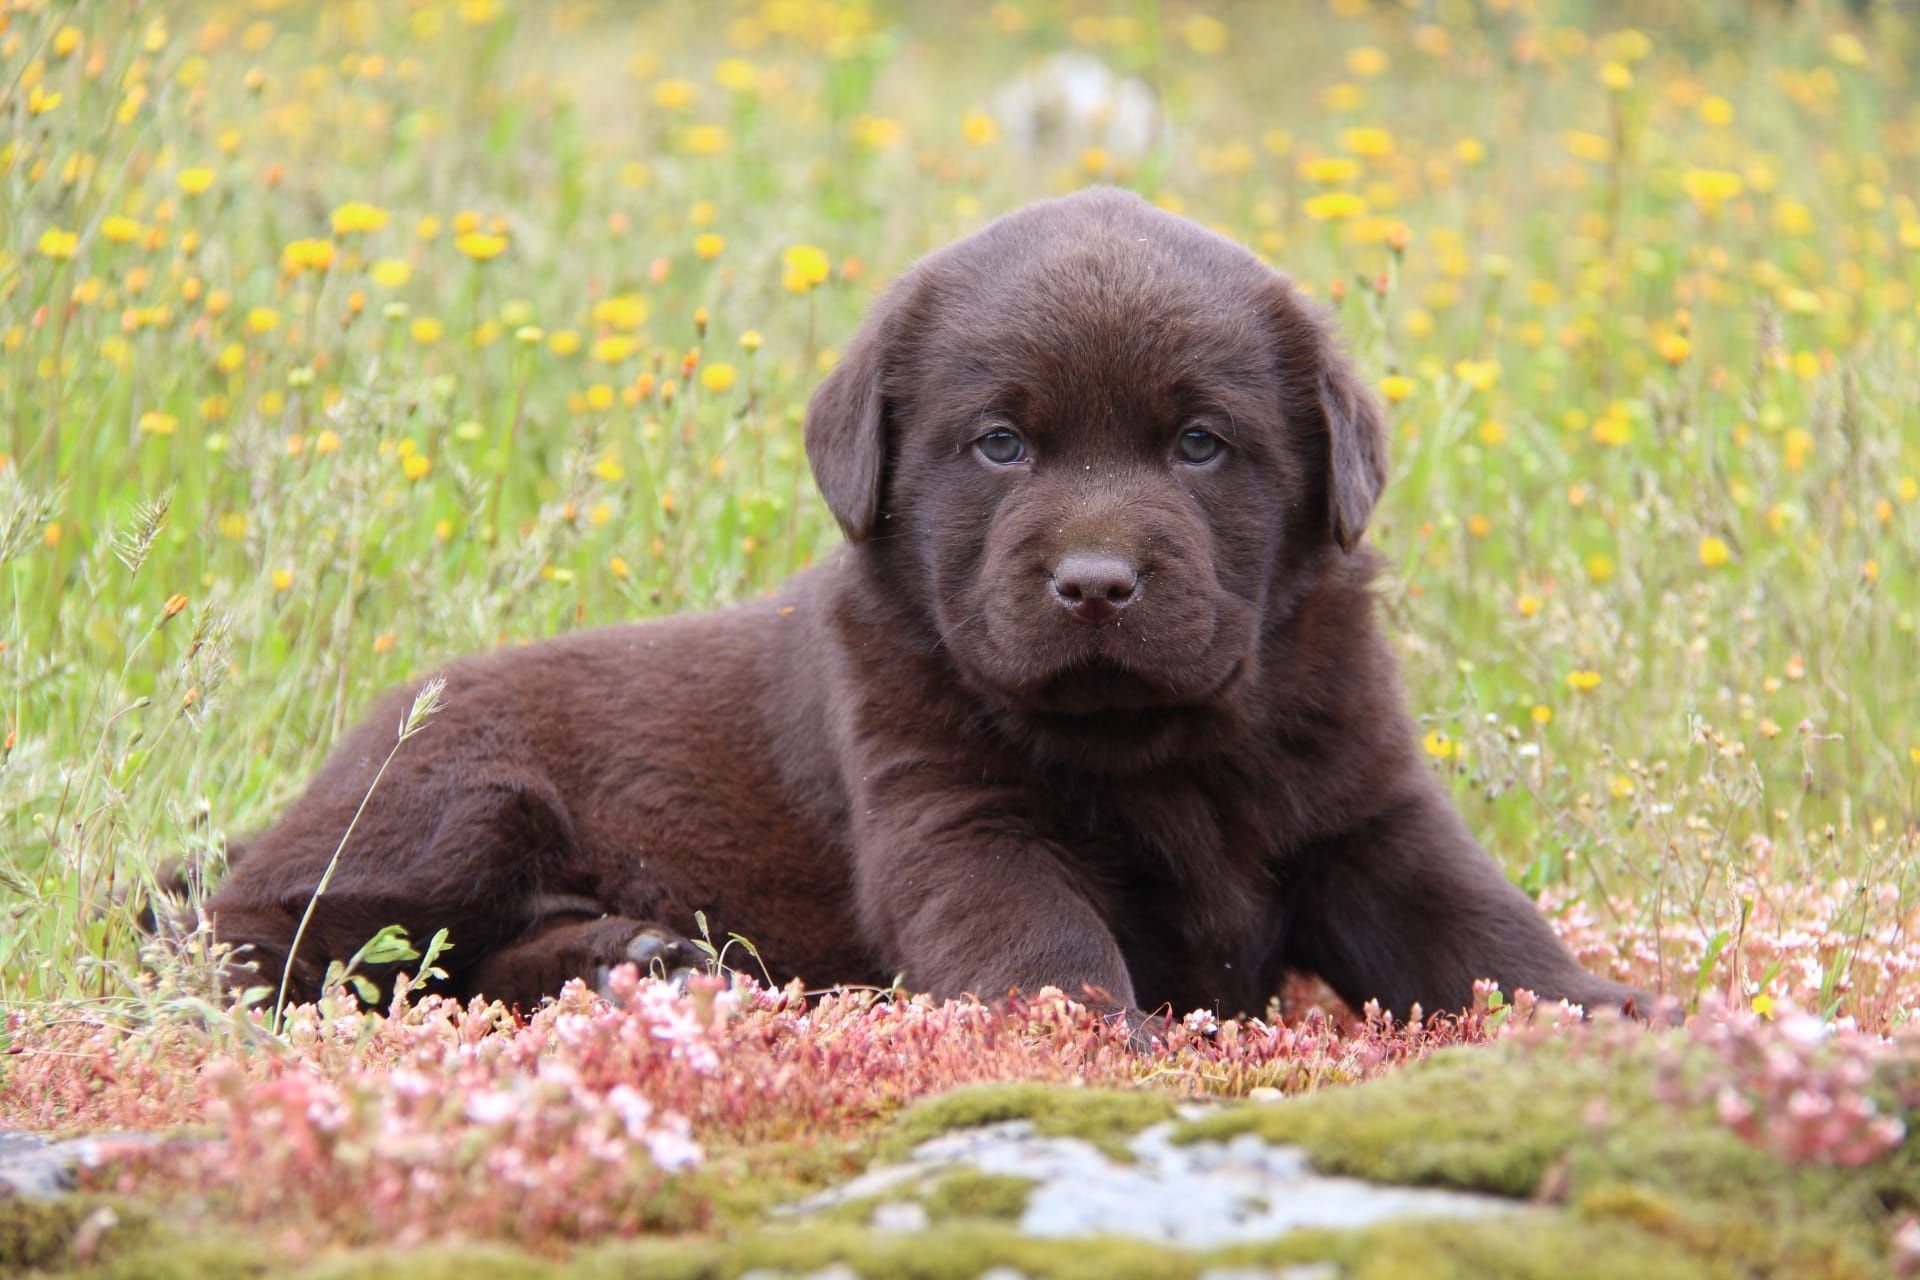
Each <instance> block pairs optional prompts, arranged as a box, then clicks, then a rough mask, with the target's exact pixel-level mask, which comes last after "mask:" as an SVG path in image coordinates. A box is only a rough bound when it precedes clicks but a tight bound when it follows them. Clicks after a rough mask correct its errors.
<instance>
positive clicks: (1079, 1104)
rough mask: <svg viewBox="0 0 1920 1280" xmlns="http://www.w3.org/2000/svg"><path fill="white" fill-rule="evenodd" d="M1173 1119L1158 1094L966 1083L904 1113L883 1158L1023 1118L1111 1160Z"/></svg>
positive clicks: (1168, 1102)
mask: <svg viewBox="0 0 1920 1280" xmlns="http://www.w3.org/2000/svg"><path fill="white" fill-rule="evenodd" d="M1174 1115H1175V1110H1174V1101H1173V1099H1172V1098H1170V1097H1168V1096H1167V1095H1166V1094H1162V1093H1148V1092H1131V1091H1127V1090H1122V1089H1087V1088H1079V1087H1075V1086H1068V1085H1046V1084H1032V1083H1018V1084H976V1085H967V1086H965V1087H964V1088H960V1089H955V1090H953V1091H951V1092H949V1093H943V1094H941V1095H939V1096H938V1097H935V1098H929V1099H927V1100H926V1101H924V1102H920V1103H918V1104H916V1105H914V1106H913V1107H910V1108H908V1109H907V1110H906V1111H905V1112H903V1113H902V1114H901V1116H900V1119H899V1121H898V1122H897V1123H896V1124H895V1126H894V1130H893V1134H892V1136H891V1137H890V1138H889V1139H888V1140H887V1142H886V1144H885V1146H884V1148H883V1154H885V1155H887V1156H889V1157H898V1156H901V1155H904V1154H905V1153H906V1152H907V1151H908V1150H910V1149H912V1148H913V1147H914V1146H917V1145H918V1144H919V1143H922V1142H925V1141H926V1140H927V1139H929V1138H934V1137H938V1136H939V1135H940V1134H943V1133H950V1132H952V1131H953V1130H955V1129H971V1128H978V1127H979V1126H981V1125H988V1124H998V1123H1001V1122H1002V1121H1007V1120H1027V1121H1030V1122H1031V1123H1032V1124H1033V1128H1034V1132H1036V1133H1041V1134H1046V1135H1048V1136H1049V1137H1063V1138H1084V1139H1086V1140H1087V1141H1089V1142H1092V1143H1094V1144H1095V1145H1097V1146H1099V1147H1101V1149H1102V1150H1105V1151H1106V1152H1107V1153H1108V1154H1110V1155H1114V1156H1116V1158H1120V1159H1130V1158H1131V1153H1130V1152H1128V1151H1127V1150H1126V1144H1125V1141H1124V1140H1125V1139H1126V1138H1127V1137H1129V1136H1131V1135H1132V1134H1135V1133H1138V1132H1139V1131H1140V1130H1142V1129H1144V1128H1146V1127H1147V1126H1148V1125H1150V1124H1158V1123H1159V1122H1161V1121H1163V1120H1171V1119H1173V1118H1174Z"/></svg>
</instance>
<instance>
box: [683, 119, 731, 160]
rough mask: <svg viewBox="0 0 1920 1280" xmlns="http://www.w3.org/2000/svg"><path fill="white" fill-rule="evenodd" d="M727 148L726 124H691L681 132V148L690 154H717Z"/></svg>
mask: <svg viewBox="0 0 1920 1280" xmlns="http://www.w3.org/2000/svg"><path fill="white" fill-rule="evenodd" d="M726 149H727V131H726V128H725V126H723V125H717V124H696V125H690V126H688V127H687V128H686V129H685V130H683V131H682V132H681V134H680V150H682V151H684V152H685V153H686V154H688V155H690V156H717V155H719V154H720V153H721V152H722V151H725V150H726Z"/></svg>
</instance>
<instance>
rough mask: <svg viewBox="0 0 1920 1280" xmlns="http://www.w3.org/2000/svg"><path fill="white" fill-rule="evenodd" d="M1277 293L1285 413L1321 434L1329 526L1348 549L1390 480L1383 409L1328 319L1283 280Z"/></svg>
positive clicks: (1276, 315) (1280, 281)
mask: <svg viewBox="0 0 1920 1280" xmlns="http://www.w3.org/2000/svg"><path fill="white" fill-rule="evenodd" d="M1275 293H1276V299H1275V305H1274V322H1275V334H1276V339H1277V341H1278V342H1279V345H1280V369H1281V392H1280V394H1281V399H1282V402H1283V403H1282V406H1281V407H1282V411H1283V412H1284V413H1285V414H1286V416H1287V420H1288V421H1289V422H1290V423H1293V424H1296V426H1297V427H1304V428H1306V429H1307V430H1308V431H1311V432H1316V433H1318V432H1320V431H1324V432H1325V434H1326V442H1327V452H1326V482H1327V528H1328V531H1329V532H1331V533H1332V535H1333V539H1334V541H1336V542H1338V543H1339V544H1340V549H1341V550H1342V551H1352V550H1353V549H1354V548H1355V547H1356V546H1358V545H1359V544H1360V536H1361V535H1362V534H1364V533H1365V532H1366V531H1367V518H1368V517H1369V516H1371V515H1372V514H1373V504H1374V502H1375V501H1376V500H1377V499H1378V498H1379V497H1380V491H1381V490H1382V489H1384V488H1385V487H1386V484H1387V436H1386V427H1385V424H1384V422H1383V421H1382V419H1381V415H1380V406H1379V403H1378V402H1377V401H1376V400H1375V399H1374V397H1373V392H1372V391H1370V390H1368V388H1367V386H1366V384H1365V383H1363V382H1361V380H1360V375H1359V373H1358V372H1356V371H1355V369H1354V367H1353V361H1352V360H1350V359H1349V358H1348V357H1347V353H1346V351H1345V350H1344V349H1343V348H1342V347H1341V346H1340V342H1339V339H1337V338H1336V337H1334V333H1333V319H1332V317H1331V316H1330V315H1329V314H1328V313H1327V312H1326V311H1325V310H1324V309H1323V308H1321V307H1320V306H1318V305H1317V304H1314V303H1312V302H1309V301H1307V300H1306V299H1304V298H1301V297H1300V296H1299V295H1298V294H1296V293H1295V292H1294V290H1293V285H1292V284H1291V282H1289V281H1288V280H1287V279H1286V278H1285V277H1280V278H1279V281H1278V283H1277V284H1276V286H1275Z"/></svg>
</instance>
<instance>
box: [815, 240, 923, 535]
mask: <svg viewBox="0 0 1920 1280" xmlns="http://www.w3.org/2000/svg"><path fill="white" fill-rule="evenodd" d="M915 291H916V286H915V283H914V281H913V280H912V279H911V278H910V276H903V277H901V278H900V279H899V280H896V281H894V283H893V284H892V285H891V286H890V287H889V288H888V289H887V291H886V292H885V293H884V294H882V295H881V296H880V299H879V300H878V301H877V302H875V303H874V304H873V309H872V310H871V311H869V312H868V313H867V318H866V321H865V322H864V323H863V324H861V326H860V328H859V331H858V332H856V333H855V334H854V335H853V340H852V341H850V342H848V343H847V349H846V352H845V353H844V354H843V355H841V357H840V363H839V364H836V365H835V366H834V367H833V372H831V373H829V374H828V375H827V376H826V378H825V380H823V381H822V382H821V383H820V385H819V386H818V387H816V388H814V392H813V397H812V398H811V399H810V400H808V401H807V426H806V438H807V462H808V464H809V465H811V466H812V468H813V479H814V483H816V484H818V485H819V486H820V494H821V496H822V497H824V498H825V499H826V500H827V510H829V511H831V512H833V518H834V519H835V520H837V521H839V522H840V528H841V529H842V530H843V531H844V532H845V533H846V535H847V539H848V540H849V541H851V542H859V541H860V540H861V539H863V538H865V537H866V536H867V535H868V534H870V533H872V532H873V525H874V521H875V520H876V519H877V518H878V517H879V514H880V495H881V492H882V488H883V486H884V484H885V481H886V469H887V409H888V404H887V378H888V374H889V373H890V372H891V370H892V368H893V366H894V365H895V364H896V363H897V361H898V360H899V358H900V356H901V354H902V352H903V350H904V348H905V347H906V345H907V342H908V338H907V334H906V333H905V324H906V319H907V314H906V313H907V311H908V300H909V298H910V297H911V296H912V295H913V293H914V292H915Z"/></svg>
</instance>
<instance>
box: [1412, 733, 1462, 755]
mask: <svg viewBox="0 0 1920 1280" xmlns="http://www.w3.org/2000/svg"><path fill="white" fill-rule="evenodd" d="M1420 745H1421V746H1422V747H1424V748H1426V752H1427V754H1428V755H1430V756H1432V757H1433V758H1434V759H1435V760H1446V759H1450V758H1451V757H1452V755H1453V753H1454V741H1453V739H1452V738H1449V737H1448V736H1447V735H1446V734H1444V733H1442V732H1440V731H1439V730H1438V729H1433V730H1430V731H1429V732H1428V733H1427V736H1426V737H1425V738H1422V739H1421V740H1420Z"/></svg>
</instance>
